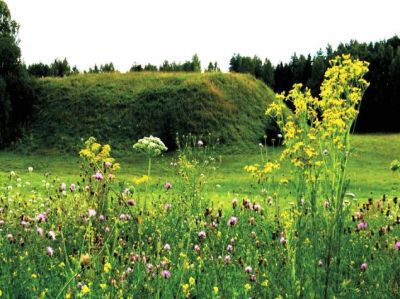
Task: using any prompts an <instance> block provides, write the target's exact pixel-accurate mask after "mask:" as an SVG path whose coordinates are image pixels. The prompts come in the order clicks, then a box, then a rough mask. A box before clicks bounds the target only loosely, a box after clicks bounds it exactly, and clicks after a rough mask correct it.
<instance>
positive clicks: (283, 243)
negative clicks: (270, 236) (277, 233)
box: [280, 236, 286, 245]
mask: <svg viewBox="0 0 400 299" xmlns="http://www.w3.org/2000/svg"><path fill="white" fill-rule="evenodd" d="M280 242H281V244H282V245H285V244H286V239H285V237H284V236H282V237H281V239H280Z"/></svg>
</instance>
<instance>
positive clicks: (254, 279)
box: [250, 274, 257, 282]
mask: <svg viewBox="0 0 400 299" xmlns="http://www.w3.org/2000/svg"><path fill="white" fill-rule="evenodd" d="M256 280H257V278H256V276H255V275H254V274H251V275H250V281H253V282H254V281H256Z"/></svg>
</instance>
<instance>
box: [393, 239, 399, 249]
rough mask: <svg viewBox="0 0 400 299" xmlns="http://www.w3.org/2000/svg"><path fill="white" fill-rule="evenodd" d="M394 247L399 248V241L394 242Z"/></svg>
mask: <svg viewBox="0 0 400 299" xmlns="http://www.w3.org/2000/svg"><path fill="white" fill-rule="evenodd" d="M394 248H396V249H397V250H400V241H397V242H396V244H394Z"/></svg>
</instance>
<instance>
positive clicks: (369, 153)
mask: <svg viewBox="0 0 400 299" xmlns="http://www.w3.org/2000/svg"><path fill="white" fill-rule="evenodd" d="M352 145H353V155H352V157H351V159H350V163H349V178H350V180H351V184H350V187H349V191H351V192H353V193H355V194H356V195H357V197H358V198H360V199H361V198H362V199H366V198H368V197H370V196H373V197H379V196H381V195H383V194H387V195H390V196H394V195H397V194H398V191H399V188H400V177H399V176H398V175H397V174H393V173H392V172H391V171H390V169H389V166H390V162H391V161H392V160H394V159H399V158H400V135H399V134H366V135H354V136H352ZM281 150H282V149H281V147H275V148H273V147H271V146H269V147H267V149H265V147H264V150H263V151H264V158H265V157H267V159H268V160H274V159H276V157H277V156H278V155H279V153H280V152H281ZM265 151H266V154H265ZM212 154H213V155H214V157H215V158H216V160H218V162H217V163H216V164H215V166H216V170H215V171H212V172H210V173H208V174H207V176H208V191H209V196H210V198H209V199H214V200H217V201H218V202H222V203H224V202H225V203H229V202H230V200H231V198H232V197H233V196H239V197H241V196H245V197H246V196H251V195H259V193H260V190H261V187H257V184H255V183H254V180H253V179H252V177H251V176H250V175H249V174H248V173H246V172H245V171H244V170H243V167H244V166H245V165H249V164H254V163H261V154H260V148H259V147H258V146H255V147H254V148H248V149H232V150H229V148H223V149H219V150H218V149H216V150H214V151H213V152H212ZM266 155H267V156H266ZM117 160H118V162H120V164H121V170H120V172H119V174H118V181H125V182H128V183H131V184H132V179H133V178H134V177H135V176H136V177H137V176H141V175H144V174H146V168H147V160H146V158H145V157H144V156H142V155H139V154H137V153H136V152H134V151H133V149H132V150H128V151H126V153H123V154H122V153H119V155H118V157H117ZM175 160H176V154H174V153H169V154H165V155H164V156H163V157H160V158H157V159H156V160H155V161H154V164H153V172H152V173H153V174H152V182H151V184H150V185H152V186H153V187H154V189H155V190H157V188H160V186H162V185H163V184H164V183H165V182H167V181H170V182H171V183H172V184H174V174H175V170H174V167H171V162H173V161H175ZM80 161H81V159H80V158H79V155H78V154H77V155H64V154H63V155H55V154H48V155H42V154H40V155H38V154H32V155H22V154H18V153H10V152H1V153H0V182H1V183H3V184H5V183H6V180H7V176H8V174H9V172H10V171H16V172H17V173H18V174H19V175H21V177H22V178H24V179H25V180H27V181H29V182H30V183H31V184H32V186H33V187H35V186H36V187H37V186H41V185H42V180H43V178H44V176H43V174H44V173H46V172H48V173H51V175H52V177H55V178H56V177H57V178H59V179H60V181H62V182H65V183H67V184H68V183H69V184H70V183H76V182H78V181H79V165H80ZM30 166H32V167H33V168H34V171H33V173H28V167H30ZM278 177H288V175H287V172H286V168H285V167H283V168H282V169H281V170H280V171H279V174H278ZM157 186H158V187H157ZM283 191H284V190H283Z"/></svg>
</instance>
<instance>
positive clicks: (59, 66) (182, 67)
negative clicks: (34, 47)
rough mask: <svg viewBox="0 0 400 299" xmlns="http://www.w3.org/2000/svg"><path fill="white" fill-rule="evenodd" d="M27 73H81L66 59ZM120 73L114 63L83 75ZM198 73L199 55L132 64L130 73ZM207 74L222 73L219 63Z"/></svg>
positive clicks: (210, 66) (33, 67)
mask: <svg viewBox="0 0 400 299" xmlns="http://www.w3.org/2000/svg"><path fill="white" fill-rule="evenodd" d="M27 71H28V73H29V74H30V75H32V76H34V77H38V78H42V77H64V76H69V75H74V74H78V73H80V71H79V70H78V68H77V67H76V66H74V67H72V68H71V66H70V65H69V63H68V61H67V59H66V58H64V59H63V60H60V59H55V60H54V62H53V63H51V64H50V65H47V64H44V63H41V62H40V63H33V64H31V65H29V66H28V67H27ZM116 71H118V70H117V69H116V68H115V67H114V64H113V63H112V62H110V63H106V64H101V65H99V66H97V64H95V65H94V66H93V67H91V68H89V70H87V71H86V70H84V71H83V73H84V74H86V73H93V74H98V73H109V72H116ZM142 71H145V72H198V73H200V72H201V71H202V68H201V62H200V59H199V57H198V56H197V54H195V55H193V57H192V59H191V60H188V61H185V62H183V63H180V62H175V61H174V62H169V61H168V60H165V61H164V62H163V63H162V64H161V65H160V66H156V65H153V64H150V63H148V64H146V65H144V66H142V65H141V64H137V63H134V64H132V66H131V68H130V69H129V72H142ZM205 71H206V72H213V71H220V69H219V67H218V64H217V62H214V63H213V62H210V63H209V64H208V67H207V69H205Z"/></svg>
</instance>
